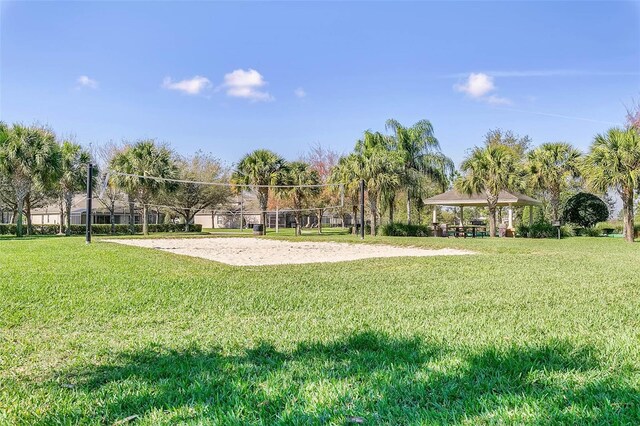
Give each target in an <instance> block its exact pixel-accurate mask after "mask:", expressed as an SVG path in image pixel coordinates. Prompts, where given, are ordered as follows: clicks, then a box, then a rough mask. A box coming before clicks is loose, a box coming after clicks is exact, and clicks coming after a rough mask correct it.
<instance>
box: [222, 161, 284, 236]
mask: <svg viewBox="0 0 640 426" xmlns="http://www.w3.org/2000/svg"><path fill="white" fill-rule="evenodd" d="M285 164H286V162H285V160H284V158H282V157H281V156H279V155H278V154H276V153H275V152H272V151H269V150H267V149H258V150H255V151H253V152H251V153H249V154H246V155H245V156H244V157H242V159H240V162H239V163H238V165H237V167H236V170H235V172H233V175H232V177H231V181H232V182H233V183H234V184H235V185H238V186H253V187H254V190H255V192H256V194H257V196H258V203H259V204H260V210H261V211H262V225H263V228H262V232H263V235H264V234H266V233H267V228H266V226H267V206H268V205H269V186H270V185H275V184H276V183H277V182H278V180H279V173H280V171H281V170H282V169H283V167H284V166H285Z"/></svg>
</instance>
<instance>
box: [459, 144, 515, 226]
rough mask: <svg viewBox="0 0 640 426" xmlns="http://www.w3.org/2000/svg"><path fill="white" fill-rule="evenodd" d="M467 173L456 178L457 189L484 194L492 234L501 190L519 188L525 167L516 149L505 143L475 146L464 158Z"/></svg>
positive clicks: (463, 168)
mask: <svg viewBox="0 0 640 426" xmlns="http://www.w3.org/2000/svg"><path fill="white" fill-rule="evenodd" d="M460 169H461V170H462V172H463V173H464V174H463V175H462V176H461V177H460V178H459V179H458V180H457V181H456V182H455V186H456V189H457V190H458V191H460V192H463V193H466V194H469V195H473V194H484V195H485V196H486V198H487V207H488V209H489V234H490V236H491V237H494V236H495V234H496V208H497V203H498V196H499V195H500V192H501V191H505V190H510V189H515V188H517V187H518V186H519V185H520V183H521V177H522V170H521V168H520V164H519V162H518V160H517V158H516V155H515V153H514V151H513V150H512V149H510V148H508V147H506V146H504V145H489V146H485V147H482V148H480V147H475V148H474V149H473V150H472V151H471V153H470V154H469V156H468V157H467V158H466V159H465V160H464V161H463V162H462V165H461V166H460Z"/></svg>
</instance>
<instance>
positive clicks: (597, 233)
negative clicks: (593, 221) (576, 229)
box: [583, 227, 602, 237]
mask: <svg viewBox="0 0 640 426" xmlns="http://www.w3.org/2000/svg"><path fill="white" fill-rule="evenodd" d="M583 234H584V235H585V236H587V237H601V236H602V229H599V228H595V227H592V228H584V229H583Z"/></svg>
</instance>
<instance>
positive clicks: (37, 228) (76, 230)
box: [0, 223, 202, 235]
mask: <svg viewBox="0 0 640 426" xmlns="http://www.w3.org/2000/svg"><path fill="white" fill-rule="evenodd" d="M32 228H33V234H34V235H56V234H57V233H58V231H59V230H60V227H59V226H58V225H33V226H32ZM26 229H27V225H26V224H25V225H24V230H25V232H26ZM65 229H66V227H65ZM69 229H70V231H71V235H84V233H85V232H86V229H87V227H86V226H85V225H71V227H70V228H69ZM135 231H136V233H141V232H142V225H135ZM91 232H92V233H93V234H96V235H128V234H131V230H130V228H129V225H115V233H114V234H111V225H110V224H98V225H91ZM149 232H184V224H181V223H160V224H157V225H156V224H155V223H154V224H149ZM189 232H202V225H193V224H192V225H189ZM0 235H16V225H15V224H13V223H3V224H0Z"/></svg>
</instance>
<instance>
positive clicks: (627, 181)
mask: <svg viewBox="0 0 640 426" xmlns="http://www.w3.org/2000/svg"><path fill="white" fill-rule="evenodd" d="M582 173H583V174H584V175H585V177H586V178H587V181H588V182H589V184H590V186H591V187H592V188H593V189H595V190H597V191H603V192H604V191H607V190H609V189H615V190H616V191H617V192H618V194H619V195H620V197H621V198H622V212H623V222H624V238H625V239H626V240H627V241H629V242H633V238H634V223H633V195H634V194H633V193H634V190H635V189H637V188H638V185H639V184H640V134H638V131H637V130H636V129H634V128H633V127H629V128H627V129H621V128H617V127H614V128H611V129H609V130H608V131H607V132H606V133H604V134H598V135H596V137H595V139H594V140H593V143H592V144H591V150H590V151H589V154H587V156H586V157H585V160H584V163H583V167H582Z"/></svg>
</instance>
